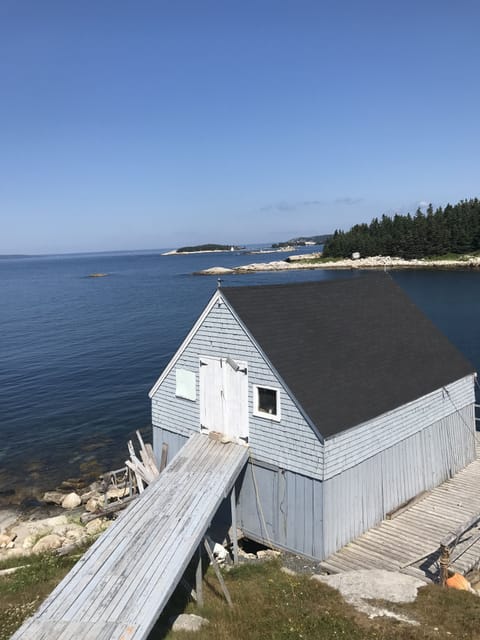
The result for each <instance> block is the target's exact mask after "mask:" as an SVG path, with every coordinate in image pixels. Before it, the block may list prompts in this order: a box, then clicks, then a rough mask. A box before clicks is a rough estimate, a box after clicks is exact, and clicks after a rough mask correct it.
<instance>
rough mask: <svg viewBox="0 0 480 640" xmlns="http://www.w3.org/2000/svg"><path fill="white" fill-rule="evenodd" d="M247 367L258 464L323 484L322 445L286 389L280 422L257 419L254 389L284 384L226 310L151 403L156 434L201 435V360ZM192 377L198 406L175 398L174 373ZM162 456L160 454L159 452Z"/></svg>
mask: <svg viewBox="0 0 480 640" xmlns="http://www.w3.org/2000/svg"><path fill="white" fill-rule="evenodd" d="M227 355H229V356H231V357H232V358H234V359H236V360H243V361H245V362H247V363H248V385H249V393H248V395H249V399H248V402H249V421H250V437H249V444H250V445H251V447H252V454H253V455H254V457H255V458H257V459H259V460H261V461H264V462H269V463H271V464H274V465H276V466H279V467H282V468H283V469H287V470H289V471H296V472H298V473H302V474H304V475H308V476H311V477H314V478H319V479H321V477H322V473H323V445H322V443H321V442H320V441H319V440H318V438H317V436H316V435H315V433H314V432H313V431H312V429H311V428H310V426H309V425H308V424H307V422H306V421H305V419H304V417H303V416H302V414H301V413H300V412H299V410H298V409H297V407H296V406H295V404H294V402H293V401H292V400H291V398H290V397H289V396H288V394H287V392H286V391H285V390H284V389H281V418H282V419H281V422H276V421H274V420H268V419H266V418H259V417H256V416H253V392H252V385H254V384H260V385H262V384H263V385H267V386H272V387H280V388H281V384H280V381H279V380H278V379H277V378H276V376H275V375H274V373H273V372H272V371H271V369H270V367H269V366H268V364H267V363H266V362H265V360H264V359H263V357H262V356H261V354H260V353H259V352H258V351H257V349H256V348H255V346H254V345H253V343H252V341H251V340H250V338H249V337H248V336H247V334H246V333H245V331H244V330H243V328H242V327H241V326H240V325H239V324H238V322H237V321H236V319H235V318H234V316H233V315H232V313H231V312H230V310H229V309H228V307H227V306H226V305H225V304H222V305H221V306H220V307H219V306H217V305H215V306H214V307H213V309H212V310H211V311H210V313H209V314H208V316H207V317H206V318H205V320H204V322H203V324H202V326H201V327H200V328H199V330H198V331H197V333H196V334H195V336H194V337H193V339H192V340H191V342H190V344H189V345H188V347H187V348H186V350H185V351H184V353H183V354H182V355H181V357H180V359H179V360H178V362H177V363H176V365H175V367H173V369H172V371H171V372H170V373H169V375H168V376H167V377H166V378H165V380H164V381H163V383H162V384H161V386H160V388H159V389H158V390H157V392H156V393H155V395H154V396H153V398H152V423H153V425H154V428H155V427H156V426H157V427H161V428H163V429H166V430H167V431H171V432H173V433H178V434H180V435H184V436H188V435H190V434H192V433H194V432H195V431H198V430H199V424H200V404H199V398H200V390H199V375H198V369H199V356H210V357H225V356H227ZM176 367H178V368H182V369H187V370H189V371H193V372H195V374H196V377H197V400H196V402H192V401H189V400H184V399H182V398H177V397H176V396H175V368H176ZM157 455H158V452H157Z"/></svg>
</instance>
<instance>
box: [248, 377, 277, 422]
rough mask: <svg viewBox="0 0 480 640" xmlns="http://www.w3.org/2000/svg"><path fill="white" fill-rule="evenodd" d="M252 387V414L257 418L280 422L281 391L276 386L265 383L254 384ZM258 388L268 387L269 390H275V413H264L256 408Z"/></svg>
mask: <svg viewBox="0 0 480 640" xmlns="http://www.w3.org/2000/svg"><path fill="white" fill-rule="evenodd" d="M252 387H253V415H254V416H256V417H257V418H263V419H264V420H274V421H275V422H280V421H281V419H282V407H281V393H280V389H279V388H278V387H271V386H269V385H267V384H254V385H252ZM259 389H268V390H269V391H275V392H276V394H277V413H266V412H265V411H260V410H259V408H258V403H259V393H258V390H259Z"/></svg>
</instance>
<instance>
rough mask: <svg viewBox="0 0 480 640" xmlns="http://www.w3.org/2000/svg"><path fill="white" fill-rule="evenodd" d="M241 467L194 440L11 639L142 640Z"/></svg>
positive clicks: (230, 448) (232, 455)
mask: <svg viewBox="0 0 480 640" xmlns="http://www.w3.org/2000/svg"><path fill="white" fill-rule="evenodd" d="M247 459H248V448H247V447H246V446H242V445H238V444H233V443H227V444H222V443H221V442H219V441H216V440H213V439H210V438H209V437H208V436H206V435H202V434H195V435H194V436H192V437H191V438H190V439H189V440H188V442H187V443H186V444H185V446H184V447H183V449H182V450H181V451H180V452H179V453H178V454H177V455H176V456H175V458H174V459H173V460H172V462H171V463H170V464H169V465H168V466H167V468H166V469H165V471H164V472H163V473H162V474H161V475H160V476H159V478H158V479H157V480H156V481H155V482H154V483H152V484H151V485H150V486H149V488H148V489H147V490H146V491H145V492H144V493H143V494H142V495H141V496H139V498H137V499H136V500H135V501H134V502H133V503H132V504H131V505H130V507H129V508H127V510H126V511H125V512H124V513H122V514H121V516H120V517H119V518H118V520H116V521H115V522H114V524H113V525H112V526H111V527H110V528H109V529H108V530H107V531H106V532H105V533H104V534H103V535H102V536H101V537H100V538H99V539H98V540H97V541H96V543H95V544H94V545H92V547H91V548H90V549H89V550H88V552H87V553H86V554H85V555H84V556H83V558H82V559H81V560H79V562H78V563H77V564H76V565H75V567H74V568H73V569H72V571H71V572H70V573H69V574H68V575H67V576H66V577H65V578H64V580H63V581H62V582H61V583H60V584H59V585H58V586H57V588H56V589H55V590H54V591H53V592H52V594H51V595H50V596H49V597H48V598H47V600H46V601H45V602H44V603H43V604H42V605H41V606H40V608H39V610H38V611H37V613H36V614H35V615H34V616H32V617H31V618H30V619H29V620H27V621H26V622H25V624H24V625H23V626H22V627H21V628H20V629H19V630H18V631H17V632H16V633H15V634H14V635H13V636H12V639H13V638H14V639H15V640H20V639H22V640H34V639H35V640H47V639H48V640H73V639H75V640H111V639H113V638H115V639H117V640H133V639H134V640H139V639H140V638H146V637H147V635H148V633H149V631H150V630H151V628H152V627H153V625H154V624H155V621H156V620H157V618H158V616H159V615H160V613H161V612H162V610H163V608H164V607H165V605H166V603H167V601H168V599H169V597H170V596H171V594H172V593H173V591H174V589H175V587H176V586H177V584H178V582H179V581H180V579H181V577H182V575H183V573H184V571H185V569H186V567H187V565H188V563H189V561H190V560H191V558H192V556H193V554H194V553H195V551H196V549H197V548H198V546H199V544H200V543H201V542H202V538H203V536H204V535H205V532H206V531H207V528H208V527H209V525H210V522H211V520H212V518H213V516H214V515H215V513H216V511H217V510H218V507H219V505H220V504H221V502H222V500H223V499H224V498H225V497H226V496H227V495H228V493H229V492H230V490H231V489H232V487H233V485H234V483H235V480H236V479H237V477H238V475H239V474H240V472H241V470H242V468H243V467H244V466H245V464H246V462H247Z"/></svg>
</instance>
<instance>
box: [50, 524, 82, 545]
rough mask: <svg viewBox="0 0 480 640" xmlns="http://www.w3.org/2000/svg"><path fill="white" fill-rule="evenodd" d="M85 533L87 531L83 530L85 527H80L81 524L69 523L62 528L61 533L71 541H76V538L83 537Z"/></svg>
mask: <svg viewBox="0 0 480 640" xmlns="http://www.w3.org/2000/svg"><path fill="white" fill-rule="evenodd" d="M54 533H57V535H59V534H60V532H56V531H54ZM86 533H87V532H86V531H85V527H82V525H80V524H69V525H68V526H67V527H66V528H65V529H64V533H63V535H64V536H65V538H67V539H68V540H70V541H71V542H76V541H77V540H80V539H81V538H83V537H84V536H85V535H86Z"/></svg>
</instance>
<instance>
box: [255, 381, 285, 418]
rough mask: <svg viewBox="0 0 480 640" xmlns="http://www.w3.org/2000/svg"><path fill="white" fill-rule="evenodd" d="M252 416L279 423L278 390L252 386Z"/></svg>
mask: <svg viewBox="0 0 480 640" xmlns="http://www.w3.org/2000/svg"><path fill="white" fill-rule="evenodd" d="M253 414H254V415H255V416H260V417H262V418H269V419H270V420H277V421H280V416H281V412H280V389H275V388H274V387H264V386H260V385H254V386H253Z"/></svg>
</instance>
